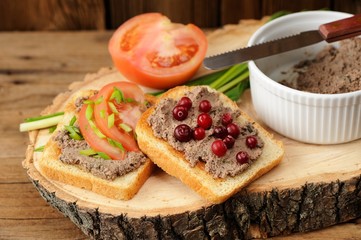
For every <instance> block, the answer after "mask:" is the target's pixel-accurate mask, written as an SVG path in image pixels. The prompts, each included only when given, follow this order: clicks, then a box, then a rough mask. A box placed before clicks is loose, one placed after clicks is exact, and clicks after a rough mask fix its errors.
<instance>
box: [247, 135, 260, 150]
mask: <svg viewBox="0 0 361 240" xmlns="http://www.w3.org/2000/svg"><path fill="white" fill-rule="evenodd" d="M257 144H258V141H257V138H256V137H255V136H248V137H246V145H247V147H249V148H250V149H253V148H255V147H257Z"/></svg>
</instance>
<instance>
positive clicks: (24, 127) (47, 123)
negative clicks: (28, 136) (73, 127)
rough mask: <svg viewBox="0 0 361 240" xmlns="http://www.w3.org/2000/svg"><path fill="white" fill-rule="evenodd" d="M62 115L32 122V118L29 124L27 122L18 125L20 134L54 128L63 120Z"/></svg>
mask: <svg viewBox="0 0 361 240" xmlns="http://www.w3.org/2000/svg"><path fill="white" fill-rule="evenodd" d="M63 114H64V113H63ZM63 114H61V115H55V116H51V117H46V118H41V119H39V120H34V119H35V118H32V119H33V120H31V121H30V122H29V121H28V122H24V123H20V132H26V131H31V130H36V129H43V128H48V127H52V126H55V125H57V124H58V123H59V122H60V121H61V120H62V119H63Z"/></svg>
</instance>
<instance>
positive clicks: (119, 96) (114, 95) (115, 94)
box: [109, 87, 124, 103]
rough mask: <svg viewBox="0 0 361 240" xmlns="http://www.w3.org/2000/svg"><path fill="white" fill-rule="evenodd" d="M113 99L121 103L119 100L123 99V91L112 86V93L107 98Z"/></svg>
mask: <svg viewBox="0 0 361 240" xmlns="http://www.w3.org/2000/svg"><path fill="white" fill-rule="evenodd" d="M113 99H115V101H116V102H117V103H121V102H123V101H124V94H123V92H122V91H121V90H120V89H119V88H117V87H114V88H113V93H112V95H111V96H110V98H109V100H113Z"/></svg>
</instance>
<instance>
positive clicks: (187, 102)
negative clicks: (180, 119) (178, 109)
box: [178, 97, 192, 110]
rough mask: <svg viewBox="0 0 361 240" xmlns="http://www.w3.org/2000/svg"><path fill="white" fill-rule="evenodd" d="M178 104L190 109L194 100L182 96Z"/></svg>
mask: <svg viewBox="0 0 361 240" xmlns="http://www.w3.org/2000/svg"><path fill="white" fill-rule="evenodd" d="M178 106H183V107H185V108H187V110H189V109H191V107H192V100H190V98H189V97H182V98H181V99H180V100H179V102H178Z"/></svg>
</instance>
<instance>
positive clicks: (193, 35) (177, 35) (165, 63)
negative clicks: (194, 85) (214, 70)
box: [108, 13, 207, 89]
mask: <svg viewBox="0 0 361 240" xmlns="http://www.w3.org/2000/svg"><path fill="white" fill-rule="evenodd" d="M108 48H109V52H110V55H111V56H112V59H113V63H114V65H115V66H116V67H117V69H118V70H119V71H120V73H122V74H123V75H124V76H125V77H126V78H127V79H129V80H131V81H134V82H137V83H139V84H141V85H143V86H147V87H152V88H158V89H164V88H170V87H173V86H176V85H180V84H182V83H184V82H185V81H187V80H189V79H190V78H191V77H192V76H193V75H194V74H195V73H196V71H197V70H198V68H199V67H200V65H201V64H202V61H203V59H204V57H205V54H206V50H207V39H206V37H205V35H204V33H203V32H202V31H201V30H200V29H199V28H198V27H197V26H195V25H193V24H188V25H183V24H178V23H172V22H171V21H170V20H169V19H168V18H167V17H165V16H163V15H161V14H159V13H145V14H141V15H138V16H136V17H134V18H131V19H130V20H128V21H126V22H125V23H123V24H122V25H121V26H120V27H119V28H118V29H117V30H116V31H115V32H114V34H113V36H112V38H111V39H110V41H109V46H108Z"/></svg>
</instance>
